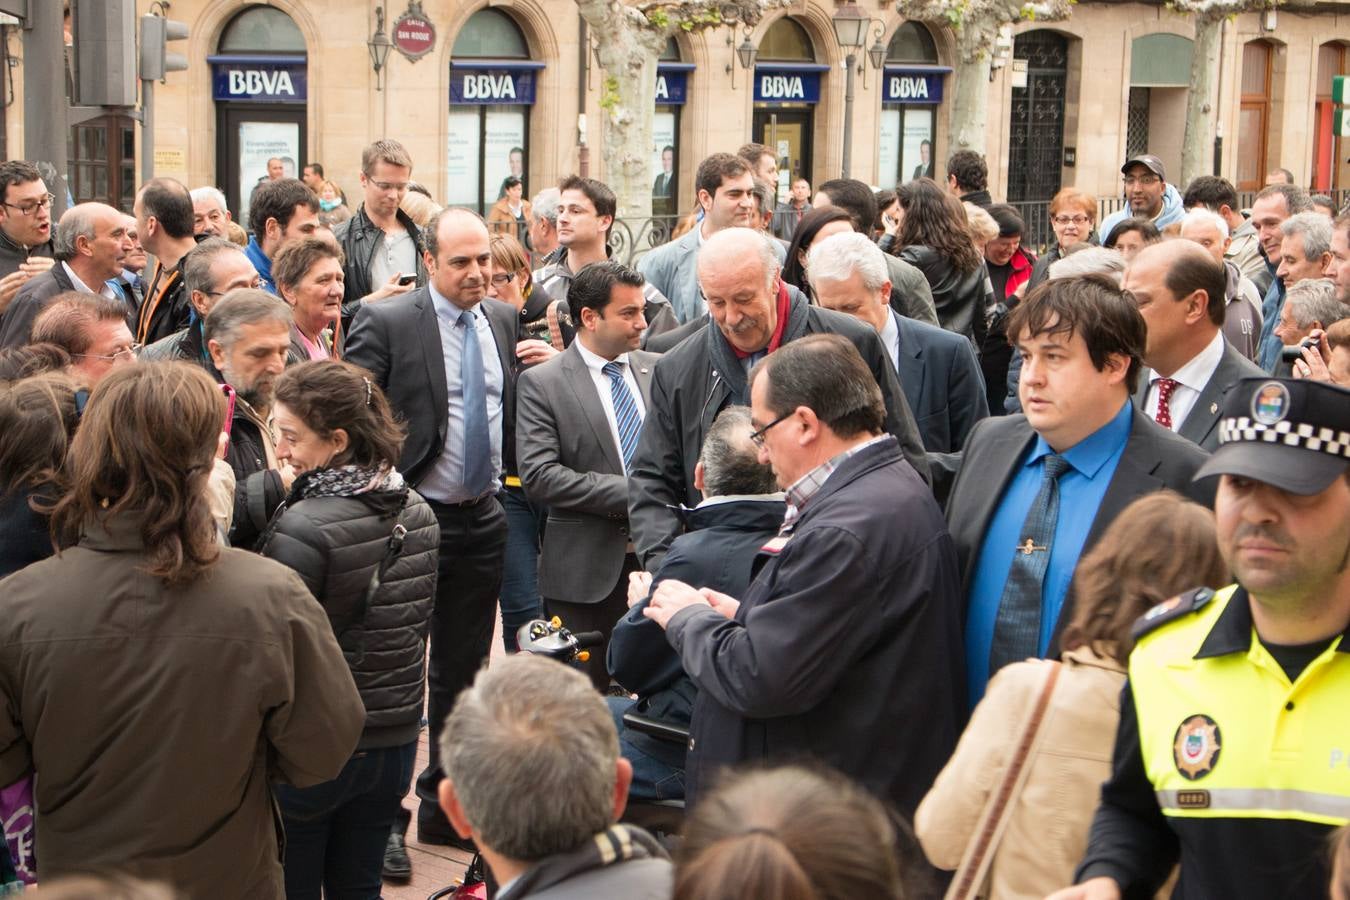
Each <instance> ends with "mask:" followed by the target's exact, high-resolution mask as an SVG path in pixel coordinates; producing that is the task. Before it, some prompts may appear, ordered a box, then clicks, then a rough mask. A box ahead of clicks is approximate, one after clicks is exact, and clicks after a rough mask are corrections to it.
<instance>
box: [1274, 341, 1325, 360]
mask: <svg viewBox="0 0 1350 900" xmlns="http://www.w3.org/2000/svg"><path fill="white" fill-rule="evenodd" d="M1316 346H1317V338H1304V339H1303V340H1301V341H1299V342H1298V343H1297V344H1295V345H1294V346H1292V347H1283V348H1281V349H1280V358H1281V359H1283V360H1284V361H1285V362H1287V363H1296V362H1298V361H1299V360H1300V359H1302V358H1303V350H1304V349H1305V348H1307V347H1316Z"/></svg>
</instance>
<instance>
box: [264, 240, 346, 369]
mask: <svg viewBox="0 0 1350 900" xmlns="http://www.w3.org/2000/svg"><path fill="white" fill-rule="evenodd" d="M344 277H345V276H344V275H343V271H342V251H341V250H340V249H338V247H337V245H336V244H334V243H332V242H330V241H326V240H323V239H321V238H316V237H307V238H301V239H300V240H298V241H292V242H291V243H289V244H287V245H285V246H284V247H282V248H281V252H280V253H278V254H277V255H276V258H275V259H274V260H272V280H273V281H275V282H276V285H277V293H279V294H281V299H283V300H285V301H286V302H287V303H288V304H290V307H291V314H292V316H294V318H295V325H294V326H292V328H291V355H290V361H291V362H297V361H301V360H306V359H330V358H333V357H339V356H341V355H342V297H343V292H344V288H343V279H344Z"/></svg>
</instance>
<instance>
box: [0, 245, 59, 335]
mask: <svg viewBox="0 0 1350 900" xmlns="http://www.w3.org/2000/svg"><path fill="white" fill-rule="evenodd" d="M73 290H75V285H74V283H73V282H72V281H71V280H70V278H69V277H68V276H67V275H66V270H65V269H63V268H61V264H60V263H59V262H58V263H57V264H56V265H54V266H52V267H51V268H50V269H48V270H47V271H45V272H42V273H41V274H38V275H34V276H33V277H32V278H30V279H28V283H27V284H25V285H24V286H23V287H21V288H19V292H18V293H17V294H15V295H14V299H13V300H12V301H11V302H10V304H9V308H8V309H7V310H5V312H4V316H3V318H0V350H3V349H5V348H7V347H22V346H23V345H24V344H27V343H28V342H29V341H30V340H31V339H32V337H33V323H34V322H35V321H37V317H38V314H39V313H41V312H42V311H43V310H44V309H46V308H47V305H48V304H49V303H51V302H52V300H53V299H55V297H56V295H57V294H60V293H63V292H65V291H73Z"/></svg>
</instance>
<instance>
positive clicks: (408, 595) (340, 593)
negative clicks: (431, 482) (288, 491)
mask: <svg viewBox="0 0 1350 900" xmlns="http://www.w3.org/2000/svg"><path fill="white" fill-rule="evenodd" d="M304 481H305V476H304V475H301V476H300V478H298V479H296V483H295V485H294V486H293V489H292V496H297V495H298V492H299V491H301V490H303V486H304ZM405 498H406V501H407V502H406V504H405V502H404V500H405ZM395 525H402V526H403V527H404V528H405V529H406V530H407V534H406V536H405V537H404V541H403V546H402V550H401V551H400V552H399V553H398V555H397V556H395V557H394V559H393V561H392V562H391V563H390V564H389V567H388V568H387V569H386V571H385V573H384V576H383V578H382V579H381V583H380V588H379V590H377V591H376V592H375V596H374V597H373V598H372V599H371V601H370V606H369V608H368V609H367V610H365V614H364V616H363V615H362V606H363V605H364V603H365V597H366V591H367V588H368V587H369V585H370V583H371V576H372V575H373V574H374V573H375V571H376V569H377V568H378V567H379V565H380V563H381V562H382V561H383V560H384V558H385V555H386V553H387V552H388V550H389V539H390V536H391V535H392V533H393V530H394V527H395ZM439 545H440V527H439V526H438V525H437V523H436V516H435V515H434V514H433V513H432V511H431V507H429V506H427V503H426V501H425V500H423V499H422V498H421V497H419V496H418V495H417V494H416V493H415V492H413V491H412V490H406V491H372V492H370V493H365V494H356V495H353V496H350V497H309V498H306V499H303V500H299V501H298V502H294V503H291V502H290V501H288V503H287V504H286V505H283V506H282V507H281V508H280V509H278V510H277V514H276V515H275V516H274V517H273V519H272V522H271V524H269V525H268V527H267V531H266V532H265V533H264V535H263V536H262V538H261V540H260V541H259V544H258V552H259V553H261V554H262V555H263V556H266V557H270V558H271V559H275V560H276V561H277V562H279V563H282V564H284V565H287V566H289V567H290V568H292V569H294V570H295V571H296V573H297V574H299V576H300V579H301V580H302V581H304V583H305V586H306V587H307V588H309V590H310V593H312V594H313V595H314V597H315V599H317V600H318V601H319V604H320V605H321V606H323V608H324V611H325V612H326V613H328V621H329V622H330V623H332V626H333V633H334V634H335V635H337V638H338V644H339V645H340V646H341V647H342V653H343V656H344V657H345V658H346V660H347V664H348V665H349V666H350V667H351V670H352V676H353V677H354V678H355V679H356V687H357V690H359V691H360V692H361V700H362V702H363V703H365V706H366V724H365V729H364V730H363V731H362V733H361V740H360V742H359V743H358V744H357V749H358V750H362V749H369V748H373V747H398V746H402V745H403V744H407V743H411V742H413V741H415V740H417V732H418V731H419V729H420V726H421V721H422V699H423V686H424V685H425V683H426V669H425V661H426V644H427V623H428V622H429V621H430V619H431V608H432V604H433V601H434V599H435V596H436V559H437V548H438V547H439Z"/></svg>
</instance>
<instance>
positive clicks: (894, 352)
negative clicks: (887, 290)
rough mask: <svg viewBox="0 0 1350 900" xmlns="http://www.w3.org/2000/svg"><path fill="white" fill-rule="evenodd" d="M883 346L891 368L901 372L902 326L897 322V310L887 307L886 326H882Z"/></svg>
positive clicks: (897, 372)
mask: <svg viewBox="0 0 1350 900" xmlns="http://www.w3.org/2000/svg"><path fill="white" fill-rule="evenodd" d="M881 346H883V347H885V348H886V355H887V356H889V357H890V358H891V368H892V369H895V371H896V374H899V372H900V325H899V323H897V322H896V321H895V310H893V309H891V308H889V307H887V309H886V324H885V325H883V326H881Z"/></svg>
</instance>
